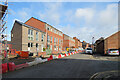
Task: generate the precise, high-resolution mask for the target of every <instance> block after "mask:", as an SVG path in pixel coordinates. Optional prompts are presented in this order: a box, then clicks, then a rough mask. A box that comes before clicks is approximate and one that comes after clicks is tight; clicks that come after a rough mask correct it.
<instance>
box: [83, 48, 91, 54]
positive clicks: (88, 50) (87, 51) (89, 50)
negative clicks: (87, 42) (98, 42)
mask: <svg viewBox="0 0 120 80" xmlns="http://www.w3.org/2000/svg"><path fill="white" fill-rule="evenodd" d="M85 53H90V54H93V51H92V48H87V49H85Z"/></svg>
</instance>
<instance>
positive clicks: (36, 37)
mask: <svg viewBox="0 0 120 80" xmlns="http://www.w3.org/2000/svg"><path fill="white" fill-rule="evenodd" d="M36 41H38V32H36Z"/></svg>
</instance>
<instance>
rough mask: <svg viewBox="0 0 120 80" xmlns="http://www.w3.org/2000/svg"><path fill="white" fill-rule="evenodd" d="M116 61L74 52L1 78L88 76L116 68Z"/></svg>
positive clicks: (9, 73)
mask: <svg viewBox="0 0 120 80" xmlns="http://www.w3.org/2000/svg"><path fill="white" fill-rule="evenodd" d="M118 64H120V63H119V62H118V61H107V60H94V59H91V55H85V54H74V55H71V56H68V57H64V58H61V59H57V60H52V61H49V62H45V63H41V64H38V65H35V66H31V67H27V68H23V69H20V70H17V71H13V72H8V73H5V74H3V78H90V77H91V76H92V75H93V74H95V73H97V72H104V71H111V70H118Z"/></svg>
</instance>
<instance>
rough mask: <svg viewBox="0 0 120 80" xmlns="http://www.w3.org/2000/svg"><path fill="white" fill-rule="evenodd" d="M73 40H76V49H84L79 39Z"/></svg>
mask: <svg viewBox="0 0 120 80" xmlns="http://www.w3.org/2000/svg"><path fill="white" fill-rule="evenodd" d="M73 39H74V40H75V47H76V48H78V47H82V42H80V40H79V39H77V38H76V37H73Z"/></svg>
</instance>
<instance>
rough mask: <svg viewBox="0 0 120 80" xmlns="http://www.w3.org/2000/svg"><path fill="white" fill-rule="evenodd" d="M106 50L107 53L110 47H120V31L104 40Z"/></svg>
mask: <svg viewBox="0 0 120 80" xmlns="http://www.w3.org/2000/svg"><path fill="white" fill-rule="evenodd" d="M104 47H105V49H104V51H105V53H106V51H107V50H108V49H111V48H113V49H120V31H118V32H116V33H115V34H113V35H111V36H109V37H107V38H106V39H105V41H104Z"/></svg>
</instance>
